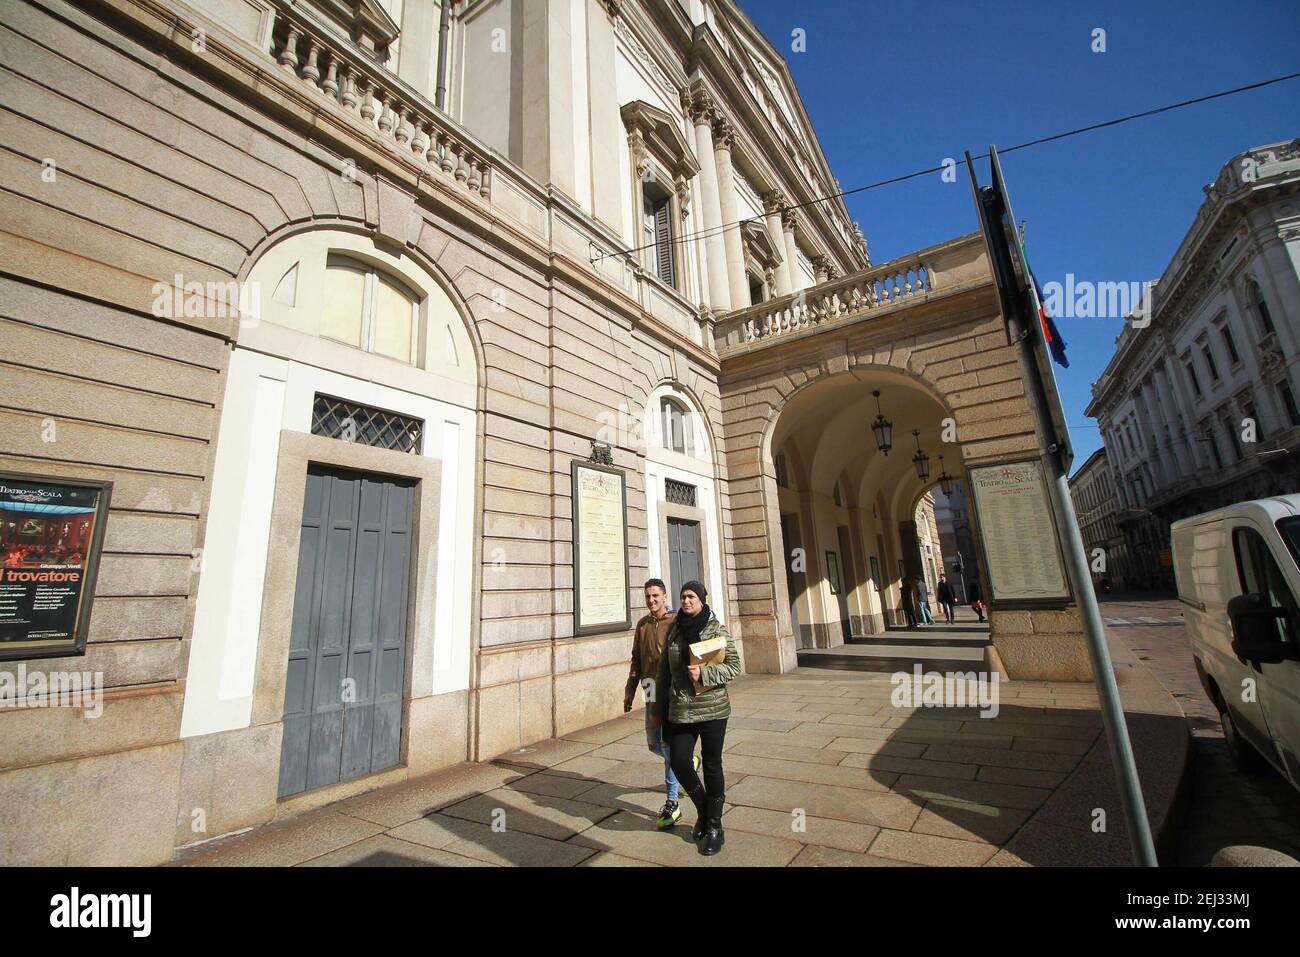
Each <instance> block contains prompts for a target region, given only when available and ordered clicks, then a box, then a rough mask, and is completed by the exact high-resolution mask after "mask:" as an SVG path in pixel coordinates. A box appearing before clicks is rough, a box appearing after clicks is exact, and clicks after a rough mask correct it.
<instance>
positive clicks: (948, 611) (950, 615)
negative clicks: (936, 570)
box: [935, 575, 957, 625]
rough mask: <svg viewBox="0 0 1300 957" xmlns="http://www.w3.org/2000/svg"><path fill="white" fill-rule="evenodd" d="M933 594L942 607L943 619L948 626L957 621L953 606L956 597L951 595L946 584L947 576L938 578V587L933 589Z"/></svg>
mask: <svg viewBox="0 0 1300 957" xmlns="http://www.w3.org/2000/svg"><path fill="white" fill-rule="evenodd" d="M935 594H936V596H937V597H938V599H939V604H940V605H942V606H943V617H944V620H945V621H947V622H948V624H950V625H951V624H952V623H953V622H955V621H956V620H957V615H956V614H955V612H954V610H953V606H954V605H955V604H957V596H956V595H954V594H953V593H952V586H951V585H949V584H948V576H947V575H940V576H939V587H938V588H936V589H935Z"/></svg>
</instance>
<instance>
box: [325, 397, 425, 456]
mask: <svg viewBox="0 0 1300 957" xmlns="http://www.w3.org/2000/svg"><path fill="white" fill-rule="evenodd" d="M311 432H312V435H323V436H325V437H326V438H330V439H342V440H344V441H345V442H356V443H358V444H359V445H372V446H374V447H375V448H379V449H392V450H393V451H396V452H409V453H411V454H412V455H419V454H421V448H422V443H423V439H424V420H423V419H413V418H410V417H409V416H405V415H398V414H397V413H396V412H385V411H384V410H383V409H374V408H371V407H370V406H368V405H358V404H357V403H355V402H346V401H344V400H343V399H336V398H334V397H333V396H328V395H321V394H320V393H319V392H318V393H317V394H316V402H315V403H314V404H313V406H312V410H311Z"/></svg>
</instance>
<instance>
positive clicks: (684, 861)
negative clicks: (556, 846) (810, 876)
mask: <svg viewBox="0 0 1300 957" xmlns="http://www.w3.org/2000/svg"><path fill="white" fill-rule="evenodd" d="M569 843H570V844H574V845H578V846H580V847H586V848H594V849H596V850H604V851H613V852H614V853H616V854H620V855H623V856H624V857H631V858H635V859H636V860H641V861H650V862H651V863H653V864H663V865H665V866H669V867H699V866H708V865H713V866H718V867H784V866H785V865H786V864H789V863H790V862H791V861H792V860H794V858H795V857H796V856H797V855H798V853H799V852H800V851H801V850H803V845H802V844H800V843H799V842H798V841H794V840H790V839H785V838H777V837H771V836H769V835H766V834H754V833H752V832H749V831H743V830H735V831H732V830H728V831H727V832H726V846H725V848H724V849H723V852H722V854H720V855H718V856H717V857H703V856H702V855H701V854H700V852H699V850H698V849H697V848H696V847H695V842H694V841H692V840H691V835H690V828H689V827H687V826H684V825H678V826H677V827H675V828H672V829H671V831H669V832H661V831H659V830H658V829H657V828H656V827H655V825H654V822H653V821H646V820H644V819H641V818H637V817H636V816H635V815H632V814H616V815H614V816H613V817H610V818H606V819H605V820H604V821H601V822H600V823H599V824H597V825H596V826H595V827H592V828H590V829H589V830H586V831H584V832H583V833H581V834H579V835H578V836H577V837H575V838H573V840H572V841H570V842H569Z"/></svg>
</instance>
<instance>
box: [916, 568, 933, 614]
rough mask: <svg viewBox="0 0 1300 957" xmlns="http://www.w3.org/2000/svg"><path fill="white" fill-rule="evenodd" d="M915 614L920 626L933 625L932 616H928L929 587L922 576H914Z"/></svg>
mask: <svg viewBox="0 0 1300 957" xmlns="http://www.w3.org/2000/svg"><path fill="white" fill-rule="evenodd" d="M916 612H917V618H919V619H920V622H921V624H923V625H933V624H934V615H932V614H930V585H929V583H928V582H927V581H926V580H925V576H924V575H917V576H916Z"/></svg>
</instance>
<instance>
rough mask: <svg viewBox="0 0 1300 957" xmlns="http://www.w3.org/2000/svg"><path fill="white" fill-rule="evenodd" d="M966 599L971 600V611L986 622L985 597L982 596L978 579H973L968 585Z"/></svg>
mask: <svg viewBox="0 0 1300 957" xmlns="http://www.w3.org/2000/svg"><path fill="white" fill-rule="evenodd" d="M966 597H967V598H969V599H970V607H971V610H972V611H973V612H975V614H977V615H979V619H980V621H984V596H983V595H982V594H980V582H979V579H978V578H972V579H971V580H970V581H968V582H967V583H966Z"/></svg>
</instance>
